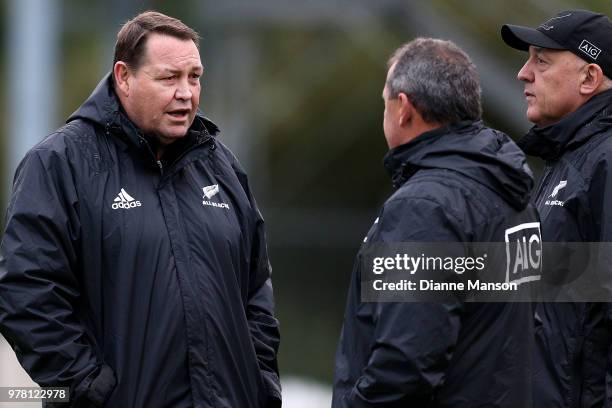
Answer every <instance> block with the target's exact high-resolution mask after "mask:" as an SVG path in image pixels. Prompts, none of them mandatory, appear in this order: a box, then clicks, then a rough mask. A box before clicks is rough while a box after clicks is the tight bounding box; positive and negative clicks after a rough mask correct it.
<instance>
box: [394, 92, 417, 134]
mask: <svg viewBox="0 0 612 408" xmlns="http://www.w3.org/2000/svg"><path fill="white" fill-rule="evenodd" d="M397 100H398V102H399V115H398V116H399V117H398V120H399V126H400V127H404V126H406V124H408V123H409V122H410V121H411V120H412V119H413V117H414V115H415V113H416V109H415V108H414V105H413V104H412V102H411V101H410V98H408V95H406V94H405V93H402V92H400V94H399V95H398V96H397Z"/></svg>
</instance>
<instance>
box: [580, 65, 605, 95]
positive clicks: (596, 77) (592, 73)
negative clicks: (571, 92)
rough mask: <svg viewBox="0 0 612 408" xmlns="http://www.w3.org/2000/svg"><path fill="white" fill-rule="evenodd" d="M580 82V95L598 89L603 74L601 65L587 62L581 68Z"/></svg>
mask: <svg viewBox="0 0 612 408" xmlns="http://www.w3.org/2000/svg"><path fill="white" fill-rule="evenodd" d="M581 75H582V83H581V84H580V93H581V94H582V95H585V96H586V95H589V96H590V95H593V94H594V93H595V92H596V91H598V90H599V87H600V86H601V84H602V83H603V81H604V74H603V71H602V70H601V67H600V66H599V65H597V64H588V65H586V66H585V67H584V68H583V70H582V74H581Z"/></svg>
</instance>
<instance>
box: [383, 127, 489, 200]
mask: <svg viewBox="0 0 612 408" xmlns="http://www.w3.org/2000/svg"><path fill="white" fill-rule="evenodd" d="M483 126H484V125H483V123H482V121H478V122H471V121H464V122H458V123H455V124H452V125H447V126H443V127H440V128H437V129H433V130H429V131H427V132H424V133H422V134H420V135H419V136H417V137H416V138H414V139H412V140H411V141H410V142H408V143H405V144H403V145H400V146H397V147H394V148H393V149H391V150H389V152H388V153H387V154H386V155H385V158H384V160H383V164H384V166H385V168H386V169H387V172H388V173H389V175H390V176H391V181H392V183H393V187H394V188H399V187H401V185H402V184H404V183H405V182H406V180H408V179H409V178H410V177H412V176H413V175H414V173H416V172H417V171H418V170H419V169H420V168H422V167H423V166H422V165H421V162H422V159H423V157H424V156H425V155H427V154H428V152H429V150H430V149H429V146H431V145H432V144H433V143H435V142H436V140H438V139H439V138H441V137H442V136H443V135H446V134H449V133H454V134H461V133H468V132H474V131H476V130H477V129H479V128H482V127H483Z"/></svg>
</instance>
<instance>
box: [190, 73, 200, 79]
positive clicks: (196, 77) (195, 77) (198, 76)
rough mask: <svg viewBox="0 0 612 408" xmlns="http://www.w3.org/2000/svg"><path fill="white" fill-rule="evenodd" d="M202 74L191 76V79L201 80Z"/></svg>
mask: <svg viewBox="0 0 612 408" xmlns="http://www.w3.org/2000/svg"><path fill="white" fill-rule="evenodd" d="M200 76H201V75H200V74H191V78H193V79H200Z"/></svg>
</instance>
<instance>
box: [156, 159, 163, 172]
mask: <svg viewBox="0 0 612 408" xmlns="http://www.w3.org/2000/svg"><path fill="white" fill-rule="evenodd" d="M157 167H159V171H161V172H162V173H163V172H164V165H163V164H162V162H161V160H158V161H157Z"/></svg>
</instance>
